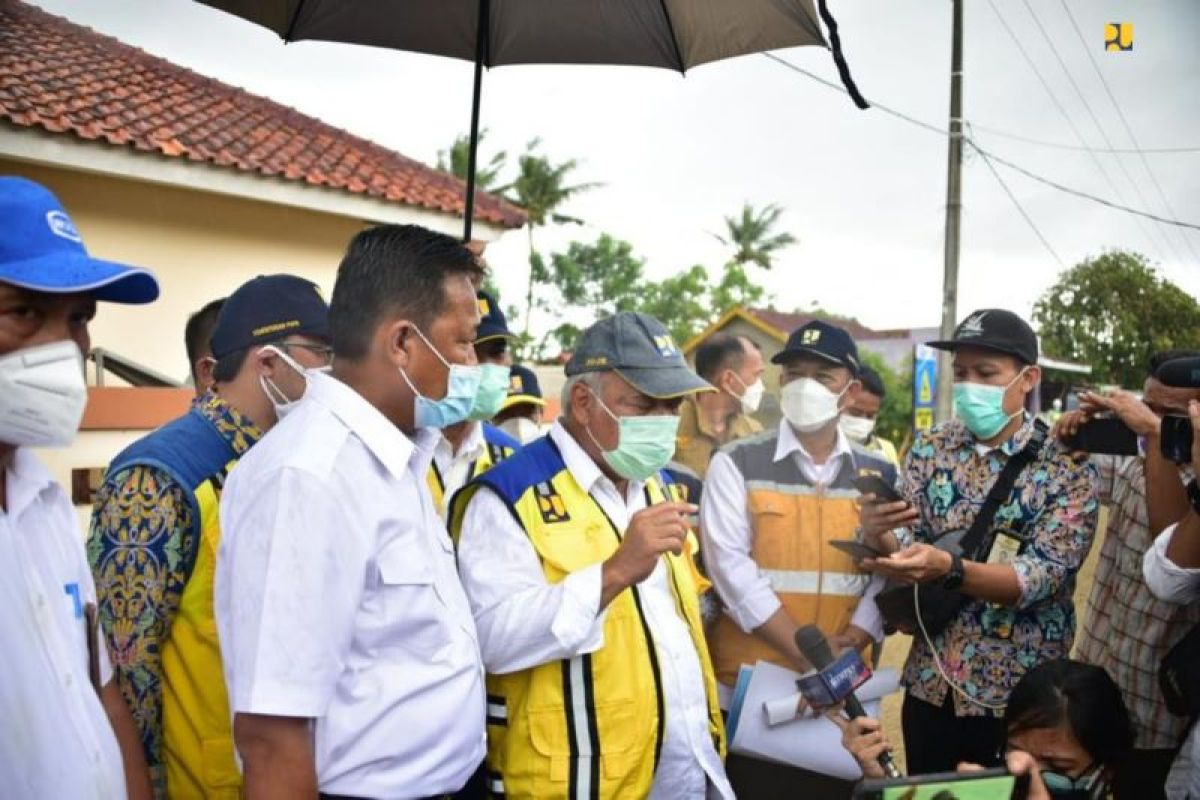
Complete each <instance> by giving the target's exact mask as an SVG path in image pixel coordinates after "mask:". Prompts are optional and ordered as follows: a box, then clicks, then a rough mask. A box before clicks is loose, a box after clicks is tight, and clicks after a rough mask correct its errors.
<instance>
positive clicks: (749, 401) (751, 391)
mask: <svg viewBox="0 0 1200 800" xmlns="http://www.w3.org/2000/svg"><path fill="white" fill-rule="evenodd" d="M730 374H731V375H733V377H734V379H735V380H736V381H737V382H738V383H740V384H742V396H741V397H739V398H738V401H739V402H741V404H742V413H743V414H753V413H755V412H756V411H758V409H759V407H760V406H762V399H763V395H764V394H766V391H767V387H766V385H765V384H764V383H763V382H762V378H759V379H758V380H756V381H755V382H754V383H752V384H750V385H749V386H747V385H746V383H745V381H743V380H742V379H741V378H740V377H738V374H737V373H736V372H732V373H730Z"/></svg>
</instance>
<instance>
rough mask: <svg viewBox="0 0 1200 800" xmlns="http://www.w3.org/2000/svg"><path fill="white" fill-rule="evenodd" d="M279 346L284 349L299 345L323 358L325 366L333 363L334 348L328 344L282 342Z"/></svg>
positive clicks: (302, 348)
mask: <svg viewBox="0 0 1200 800" xmlns="http://www.w3.org/2000/svg"><path fill="white" fill-rule="evenodd" d="M279 346H280V347H282V348H283V349H284V350H288V349H290V348H292V347H299V348H300V349H301V350H307V351H308V352H310V353H312V354H313V355H315V356H316V357H317V358H319V359H321V360H322V362H323V365H324V366H329V365H330V364H332V363H333V348H332V347H330V346H329V345H327V344H309V343H308V342H280V343H279Z"/></svg>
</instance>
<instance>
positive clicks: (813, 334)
mask: <svg viewBox="0 0 1200 800" xmlns="http://www.w3.org/2000/svg"><path fill="white" fill-rule="evenodd" d="M819 341H821V332H820V331H819V330H817V329H816V328H813V329H812V330H807V331H805V332H804V333H802V334H800V344H816V343H817V342H819Z"/></svg>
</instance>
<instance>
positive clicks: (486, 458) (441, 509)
mask: <svg viewBox="0 0 1200 800" xmlns="http://www.w3.org/2000/svg"><path fill="white" fill-rule="evenodd" d="M481 424H482V423H481ZM484 430H485V432H486V431H487V429H486V428H485V429H484ZM513 452H514V448H512V447H508V446H506V445H503V444H499V443H495V442H490V441H487V440H486V438H485V440H484V447H483V450H482V451H481V452H480V453H479V458H477V459H475V460H474V461H473V462H471V466H470V467H469V468H468V469H467V482H468V483H470V482H471V481H473V480H475V479H476V478H478V477H479V476H480V475H482V474H483V473H485V472H487V471H488V470H489V469H491V468H492V467H493V466H495V465H496V464H499V463H500V462H501V461H503V460H504V459H506V458H508V457H509V456H511V455H512V454H513ZM425 485H426V486H428V487H429V493H430V494H431V495H433V507H434V508H436V509H437V510H438V513H439V514H441V516H442V518H443V519H445V517H446V513H447V502H448V498H447V497H446V484H445V482H444V481H443V480H442V473H441V471H440V470H438V467H437V462H436V461H430V462H429V472H427V473H426V474H425Z"/></svg>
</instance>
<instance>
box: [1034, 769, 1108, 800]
mask: <svg viewBox="0 0 1200 800" xmlns="http://www.w3.org/2000/svg"><path fill="white" fill-rule="evenodd" d="M1042 783H1044V784H1045V785H1046V791H1047V792H1049V793H1050V796H1051V797H1053V798H1055V800H1059V798H1063V800H1068V799H1069V800H1093V799H1094V798H1099V797H1103V796H1104V794H1105V790H1106V789H1107V788H1108V786H1107V782H1106V781H1105V780H1104V770H1103V769H1102V768H1101V767H1098V766H1097V767H1092V768H1090V769H1088V770H1087V771H1086V772H1084V774H1082V775H1080V776H1079V777H1078V778H1072V777H1071V776H1070V775H1064V774H1062V773H1061V772H1054V771H1053V770H1042Z"/></svg>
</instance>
